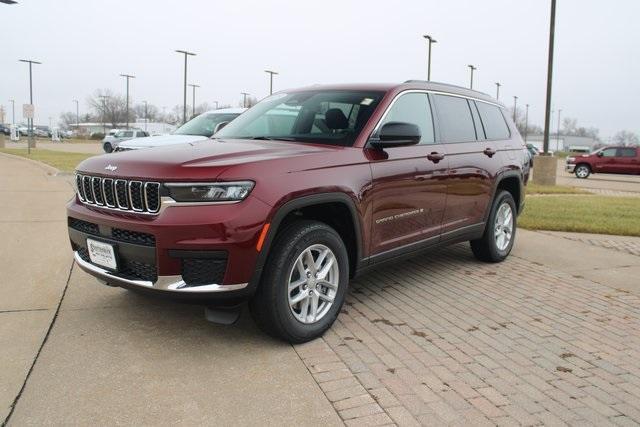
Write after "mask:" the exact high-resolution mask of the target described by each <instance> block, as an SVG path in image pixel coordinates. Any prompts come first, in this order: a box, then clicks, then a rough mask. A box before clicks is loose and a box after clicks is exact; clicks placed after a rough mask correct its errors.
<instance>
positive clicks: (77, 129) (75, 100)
mask: <svg viewBox="0 0 640 427" xmlns="http://www.w3.org/2000/svg"><path fill="white" fill-rule="evenodd" d="M73 102H75V103H76V132H78V131H79V130H80V106H79V105H80V104H79V103H78V100H77V99H74V100H73Z"/></svg>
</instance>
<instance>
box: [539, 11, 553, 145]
mask: <svg viewBox="0 0 640 427" xmlns="http://www.w3.org/2000/svg"><path fill="white" fill-rule="evenodd" d="M555 32H556V0H551V19H550V21H549V58H548V64H547V102H546V108H545V112H544V141H543V150H542V151H543V153H544V154H548V153H549V125H550V124H551V88H552V78H553V45H554V39H555Z"/></svg>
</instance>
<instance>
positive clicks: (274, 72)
mask: <svg viewBox="0 0 640 427" xmlns="http://www.w3.org/2000/svg"><path fill="white" fill-rule="evenodd" d="M264 72H265V73H267V74H269V95H273V76H274V74H279V73H277V72H276V71H271V70H264Z"/></svg>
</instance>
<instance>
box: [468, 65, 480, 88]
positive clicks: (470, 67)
mask: <svg viewBox="0 0 640 427" xmlns="http://www.w3.org/2000/svg"><path fill="white" fill-rule="evenodd" d="M467 67H469V71H471V80H470V81H469V89H473V72H474V71H475V70H477V69H478V67H475V66H473V65H471V64H469V65H467Z"/></svg>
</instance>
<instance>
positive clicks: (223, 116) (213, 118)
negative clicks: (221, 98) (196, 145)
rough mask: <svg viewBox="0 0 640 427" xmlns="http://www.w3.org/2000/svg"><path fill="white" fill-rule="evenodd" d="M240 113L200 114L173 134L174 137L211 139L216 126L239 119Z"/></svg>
mask: <svg viewBox="0 0 640 427" xmlns="http://www.w3.org/2000/svg"><path fill="white" fill-rule="evenodd" d="M239 115H240V114H239V113H209V114H200V115H199V116H198V117H195V118H193V119H191V120H189V121H188V122H187V123H185V124H183V125H182V126H180V127H179V128H178V129H176V131H175V132H173V134H174V135H199V136H206V137H210V136H211V135H213V131H214V130H215V129H216V126H217V125H218V124H220V123H222V122H230V121H231V120H233V119H235V118H236V117H238V116H239Z"/></svg>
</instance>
